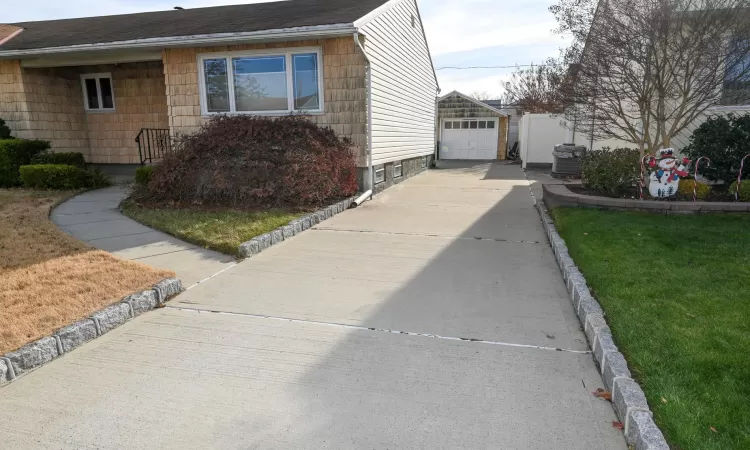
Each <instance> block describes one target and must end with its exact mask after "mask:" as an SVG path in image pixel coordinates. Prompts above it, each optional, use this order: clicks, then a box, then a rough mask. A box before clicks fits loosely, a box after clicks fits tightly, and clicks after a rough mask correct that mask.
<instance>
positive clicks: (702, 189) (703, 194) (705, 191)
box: [677, 178, 711, 200]
mask: <svg viewBox="0 0 750 450" xmlns="http://www.w3.org/2000/svg"><path fill="white" fill-rule="evenodd" d="M694 185H695V193H696V194H697V197H698V200H706V199H707V198H708V196H709V194H711V185H709V184H706V183H701V182H700V181H699V182H698V183H697V184H695V183H694V181H693V180H691V179H689V178H683V179H682V180H680V184H679V187H678V188H677V192H679V194H680V196H681V197H682V198H686V199H692V198H693V186H694Z"/></svg>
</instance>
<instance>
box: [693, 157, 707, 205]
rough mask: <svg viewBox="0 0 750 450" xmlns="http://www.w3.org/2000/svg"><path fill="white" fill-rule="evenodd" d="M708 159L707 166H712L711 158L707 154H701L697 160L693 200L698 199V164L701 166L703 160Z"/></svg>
mask: <svg viewBox="0 0 750 450" xmlns="http://www.w3.org/2000/svg"><path fill="white" fill-rule="evenodd" d="M704 159H705V160H706V167H711V160H710V159H708V158H707V157H705V156H701V157H700V158H698V160H697V161H696V162H695V175H694V176H693V201H694V202H696V201H698V166H700V164H701V161H702V160H704Z"/></svg>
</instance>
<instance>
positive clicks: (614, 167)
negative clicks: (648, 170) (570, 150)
mask: <svg viewBox="0 0 750 450" xmlns="http://www.w3.org/2000/svg"><path fill="white" fill-rule="evenodd" d="M639 158H640V154H639V152H638V150H636V149H630V148H616V149H614V150H611V149H610V148H609V147H605V148H603V149H601V150H592V151H588V152H586V154H585V155H584V157H583V159H582V161H581V181H582V182H583V186H584V187H585V188H587V189H592V190H595V191H600V192H606V193H609V194H619V193H620V192H622V191H623V190H625V189H627V188H629V187H631V186H632V185H633V183H635V182H636V180H638V178H639V177H640V161H639Z"/></svg>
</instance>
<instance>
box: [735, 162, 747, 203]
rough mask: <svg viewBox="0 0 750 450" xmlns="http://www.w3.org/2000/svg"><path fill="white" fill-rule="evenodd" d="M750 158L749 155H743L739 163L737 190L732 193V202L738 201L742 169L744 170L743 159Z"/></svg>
mask: <svg viewBox="0 0 750 450" xmlns="http://www.w3.org/2000/svg"><path fill="white" fill-rule="evenodd" d="M748 156H750V153H748V154H747V155H745V156H744V157H743V158H742V161H740V172H739V173H738V174H737V190H736V191H734V201H735V202H738V201H740V184H742V169H744V168H745V158H747V157H748Z"/></svg>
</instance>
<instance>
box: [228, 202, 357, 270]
mask: <svg viewBox="0 0 750 450" xmlns="http://www.w3.org/2000/svg"><path fill="white" fill-rule="evenodd" d="M356 198H357V197H350V198H347V199H346V200H341V201H340V202H336V203H334V204H333V205H330V206H328V207H326V208H323V209H320V210H318V211H315V212H312V213H310V214H307V215H304V216H302V217H299V218H297V219H294V220H292V221H290V222H289V223H288V224H286V225H282V226H280V227H279V228H276V229H275V230H273V231H269V232H268V233H265V234H261V235H260V236H256V237H254V238H252V239H250V240H249V241H247V242H243V243H242V244H240V246H239V249H238V250H239V254H240V257H242V258H249V257H251V256H254V255H257V254H258V253H260V252H262V251H263V250H266V249H268V248H269V247H271V246H273V245H276V244H279V243H281V242H283V241H285V240H287V239H291V238H292V237H294V236H296V235H298V234H300V233H302V232H303V231H306V230H308V229H310V228H312V227H314V226H315V225H318V224H320V223H321V222H323V221H325V220H328V219H330V218H331V217H333V216H335V215H336V214H339V213H342V212H344V211H346V210H347V209H349V208H350V207H351V205H352V202H353V201H354V200H355V199H356Z"/></svg>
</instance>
